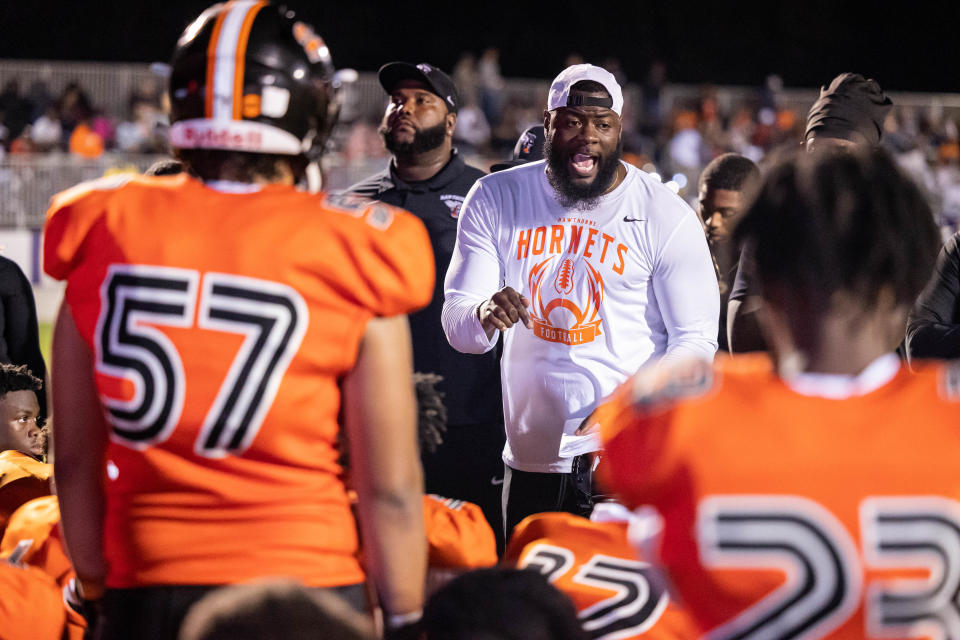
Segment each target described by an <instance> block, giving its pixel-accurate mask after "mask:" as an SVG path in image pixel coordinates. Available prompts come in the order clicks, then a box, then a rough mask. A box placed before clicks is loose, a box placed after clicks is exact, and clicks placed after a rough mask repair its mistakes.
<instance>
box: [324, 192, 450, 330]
mask: <svg viewBox="0 0 960 640" xmlns="http://www.w3.org/2000/svg"><path fill="white" fill-rule="evenodd" d="M352 217H353V218H354V220H353V221H352V223H353V224H350V225H347V227H346V228H348V229H350V231H351V232H350V233H345V234H344V235H343V236H342V238H341V248H342V250H343V251H344V252H345V253H346V254H347V256H348V259H349V260H350V261H351V262H352V263H353V264H354V265H355V267H356V270H357V272H358V275H359V280H358V283H357V285H358V286H356V287H355V288H353V290H351V291H346V292H344V294H345V295H347V296H351V297H354V298H356V299H357V300H358V302H360V304H362V305H363V306H364V307H366V308H367V309H368V310H369V311H370V312H371V313H372V314H373V315H376V316H395V315H400V314H404V313H410V312H411V311H416V310H417V309H420V308H422V307H425V306H426V305H427V304H428V303H429V302H430V300H431V299H432V297H433V287H434V278H435V276H434V262H433V249H432V248H431V246H430V237H429V236H428V235H427V229H426V227H424V226H423V223H422V222H421V221H420V220H419V219H418V218H417V217H416V216H414V215H413V214H411V213H408V212H406V211H404V210H402V209H398V208H396V207H392V206H390V205H387V204H383V203H380V202H374V203H370V204H368V205H367V206H366V207H364V208H362V209H358V210H357V212H356V213H353V214H352Z"/></svg>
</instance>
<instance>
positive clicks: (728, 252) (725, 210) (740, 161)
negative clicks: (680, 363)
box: [698, 153, 760, 351]
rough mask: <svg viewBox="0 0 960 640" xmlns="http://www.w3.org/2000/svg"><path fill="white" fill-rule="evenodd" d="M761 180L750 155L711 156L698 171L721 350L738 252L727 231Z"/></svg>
mask: <svg viewBox="0 0 960 640" xmlns="http://www.w3.org/2000/svg"><path fill="white" fill-rule="evenodd" d="M759 180H760V169H758V168H757V165H755V164H754V163H753V161H751V160H750V159H749V158H745V157H743V156H741V155H737V154H736V153H726V154H724V155H722V156H719V157H717V158H714V159H713V160H712V161H711V162H710V164H708V165H707V166H706V168H705V169H704V170H703V173H701V174H700V182H699V185H698V195H699V199H700V205H699V213H700V219H701V220H703V226H704V229H705V230H706V232H707V244H708V245H709V246H710V255H711V256H713V266H714V269H716V272H717V281H718V283H719V285H720V334H719V336H718V337H719V340H718V341H719V343H720V348H719V350H720V351H729V350H730V348H729V346H728V344H727V298H728V297H729V295H730V288H731V287H732V286H733V279H734V277H735V276H736V273H737V265H738V262H739V256H740V252H739V250H738V249H737V248H736V247H733V246H732V245H731V244H730V232H731V231H732V228H733V224H734V223H735V221H736V218H737V216H738V215H739V214H740V212H741V211H742V209H743V206H744V205H745V204H746V200H747V197H748V194H747V193H746V192H747V191H748V189H750V188H751V187H752V186H753V184H754V183H756V182H759Z"/></svg>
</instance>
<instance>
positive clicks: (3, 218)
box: [0, 153, 386, 229]
mask: <svg viewBox="0 0 960 640" xmlns="http://www.w3.org/2000/svg"><path fill="white" fill-rule="evenodd" d="M166 157H167V156H158V155H128V154H111V153H107V154H104V155H103V156H101V157H100V158H97V159H96V160H86V159H81V158H76V157H73V156H71V155H69V154H66V153H56V154H29V155H8V156H6V158H5V159H4V160H2V161H0V228H15V229H39V228H40V227H42V226H43V221H44V215H45V213H46V210H47V207H48V205H49V203H50V197H51V196H53V195H54V194H56V193H58V192H60V191H63V190H64V189H69V188H70V187H72V186H74V185H75V184H78V183H80V182H84V181H87V180H94V179H96V178H100V177H102V176H105V175H110V174H112V173H119V172H133V171H136V172H142V171H144V170H145V169H146V168H147V167H149V166H150V165H151V164H153V163H154V162H156V161H157V160H160V159H162V158H166ZM385 163H386V161H385V160H384V159H383V158H371V159H362V160H360V161H357V162H351V163H347V162H345V161H344V160H343V158H342V157H341V156H339V155H337V154H332V155H330V156H329V157H327V158H325V159H324V171H325V175H326V180H327V185H326V188H327V189H331V190H337V189H346V188H347V187H349V186H351V185H353V184H355V183H357V182H359V181H360V180H362V179H364V178H366V177H367V176H369V175H371V174H373V173H375V172H377V171H380V170H381V169H383V167H384V166H385Z"/></svg>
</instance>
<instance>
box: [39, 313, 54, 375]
mask: <svg viewBox="0 0 960 640" xmlns="http://www.w3.org/2000/svg"><path fill="white" fill-rule="evenodd" d="M39 329H40V351H41V352H42V353H43V361H44V362H46V363H47V368H48V369H49V368H50V343H51V341H52V338H53V324H51V323H49V322H41V323H40V325H39Z"/></svg>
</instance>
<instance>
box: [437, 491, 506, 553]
mask: <svg viewBox="0 0 960 640" xmlns="http://www.w3.org/2000/svg"><path fill="white" fill-rule="evenodd" d="M423 517H424V520H425V521H426V529H427V543H428V545H429V560H428V564H429V565H430V567H431V568H442V569H476V568H479V567H490V566H493V565H495V564H496V563H497V543H496V540H495V538H494V535H493V529H491V528H490V525H489V524H488V523H487V519H486V518H484V517H483V511H481V510H480V507H478V506H477V505H475V504H473V503H471V502H465V501H463V500H453V499H450V498H441V497H440V496H434V495H426V496H424V497H423Z"/></svg>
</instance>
